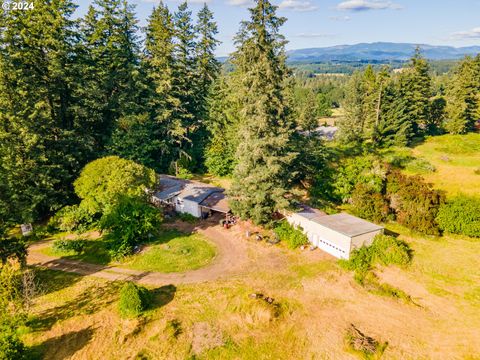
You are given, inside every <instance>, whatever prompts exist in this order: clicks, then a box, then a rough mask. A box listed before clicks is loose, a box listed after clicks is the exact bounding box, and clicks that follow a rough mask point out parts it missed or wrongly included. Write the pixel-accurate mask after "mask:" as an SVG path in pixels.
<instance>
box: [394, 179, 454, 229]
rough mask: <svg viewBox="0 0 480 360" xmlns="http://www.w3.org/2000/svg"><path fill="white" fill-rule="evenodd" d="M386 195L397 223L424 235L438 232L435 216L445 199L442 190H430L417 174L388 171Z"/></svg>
mask: <svg viewBox="0 0 480 360" xmlns="http://www.w3.org/2000/svg"><path fill="white" fill-rule="evenodd" d="M386 195H387V197H388V198H389V200H390V208H391V209H393V210H394V212H395V215H396V219H397V222H398V223H399V224H401V225H404V226H407V227H408V228H410V229H412V230H416V231H418V232H421V233H424V234H427V235H439V233H440V232H439V227H438V224H437V222H436V217H437V214H438V209H439V208H440V205H442V204H443V203H444V202H445V195H444V193H443V192H441V191H438V190H434V189H432V186H431V184H427V183H425V182H424V181H423V179H422V178H421V177H419V176H406V175H403V174H401V173H400V172H399V171H398V170H391V171H390V172H389V174H388V175H387V189H386Z"/></svg>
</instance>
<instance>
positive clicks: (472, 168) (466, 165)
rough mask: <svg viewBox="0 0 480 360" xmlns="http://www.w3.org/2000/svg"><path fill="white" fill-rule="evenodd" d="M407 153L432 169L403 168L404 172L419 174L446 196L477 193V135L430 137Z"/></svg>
mask: <svg viewBox="0 0 480 360" xmlns="http://www.w3.org/2000/svg"><path fill="white" fill-rule="evenodd" d="M411 153H412V155H413V156H415V157H416V158H423V159H425V160H426V161H428V162H429V163H430V164H432V165H433V166H434V167H435V168H436V171H434V172H427V173H425V172H421V171H415V170H414V169H408V168H407V173H410V174H415V173H418V174H421V175H422V176H423V177H424V178H425V179H426V180H427V181H428V182H431V183H433V184H434V186H435V188H438V189H441V190H445V191H446V192H447V195H448V196H455V195H457V194H459V193H465V194H469V195H480V186H479V184H480V134H474V133H471V134H467V135H443V136H435V137H431V138H429V139H427V140H426V141H425V142H424V143H423V144H421V145H419V146H417V147H415V148H414V149H413V150H411Z"/></svg>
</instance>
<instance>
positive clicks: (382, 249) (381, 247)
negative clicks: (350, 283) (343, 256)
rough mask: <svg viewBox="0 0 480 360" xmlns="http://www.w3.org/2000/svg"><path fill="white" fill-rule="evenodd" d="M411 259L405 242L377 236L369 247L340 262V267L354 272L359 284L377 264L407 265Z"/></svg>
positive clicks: (356, 251) (386, 236) (385, 236)
mask: <svg viewBox="0 0 480 360" xmlns="http://www.w3.org/2000/svg"><path fill="white" fill-rule="evenodd" d="M411 258H412V254H411V250H410V247H409V246H408V244H406V243H405V242H403V241H401V240H398V239H397V238H394V237H393V236H388V235H382V234H381V235H377V236H375V239H374V241H373V243H372V245H371V246H369V247H365V246H364V247H361V248H360V249H356V250H354V251H352V254H351V255H350V259H349V260H340V265H341V266H342V267H343V268H345V269H347V270H352V271H355V275H356V280H357V281H358V282H360V283H362V282H363V279H364V277H365V275H366V274H367V272H368V271H369V270H370V269H371V268H372V266H374V265H375V264H377V263H380V264H382V265H386V266H387V265H407V264H408V263H409V262H410V261H411Z"/></svg>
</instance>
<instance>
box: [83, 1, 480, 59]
mask: <svg viewBox="0 0 480 360" xmlns="http://www.w3.org/2000/svg"><path fill="white" fill-rule="evenodd" d="M271 1H272V2H273V3H274V4H275V5H277V6H278V7H279V9H278V14H279V15H280V16H284V17H286V18H287V19H288V20H287V22H286V24H285V25H284V26H283V28H282V33H283V34H284V35H285V36H286V38H287V40H288V41H289V43H288V45H287V49H288V50H291V49H303V48H311V47H325V46H333V45H343V44H356V43H362V42H377V41H385V42H408V43H415V44H431V45H452V46H457V47H459V46H470V45H480V16H479V14H480V0H392V1H390V0H343V1H342V0H271ZM90 2H91V1H90V0H77V3H80V7H79V9H78V14H77V15H82V13H84V12H85V11H86V8H87V6H88V4H89V3H90ZM129 2H130V3H131V4H134V5H135V6H136V13H137V17H138V20H139V21H140V25H141V26H144V25H145V24H146V19H147V18H148V16H149V14H150V12H151V11H152V8H153V7H154V6H155V4H158V2H159V0H129ZM164 2H165V3H166V4H167V5H168V7H169V8H170V9H171V10H172V11H174V10H175V9H176V8H177V7H178V5H179V4H180V0H164ZM204 2H205V0H190V1H189V6H190V8H191V10H192V11H193V13H194V14H195V13H196V12H197V11H198V9H199V8H200V7H201V6H202V5H203V3H204ZM206 2H207V4H208V6H209V7H210V9H211V10H212V11H213V12H214V16H215V20H216V21H217V23H218V28H219V34H218V39H219V40H220V41H221V42H222V43H221V45H220V46H219V47H218V49H217V56H225V55H228V54H229V53H231V52H232V51H233V50H234V48H235V47H234V44H233V40H232V39H233V36H234V35H235V33H236V32H237V30H238V27H239V23H240V21H242V20H245V19H248V16H249V14H248V7H249V6H251V5H252V4H253V0H207V1H206Z"/></svg>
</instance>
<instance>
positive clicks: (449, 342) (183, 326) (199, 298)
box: [24, 225, 480, 360]
mask: <svg viewBox="0 0 480 360" xmlns="http://www.w3.org/2000/svg"><path fill="white" fill-rule="evenodd" d="M389 228H390V230H392V231H395V232H397V233H399V234H400V237H401V238H402V239H404V240H405V241H407V242H408V243H409V244H410V246H411V247H412V248H413V250H414V260H413V263H412V264H411V265H410V266H409V267H407V268H405V269H402V268H397V267H389V268H382V269H377V271H376V272H377V275H378V276H379V277H380V279H381V280H382V281H384V282H387V283H389V284H391V285H393V286H395V287H398V288H400V289H401V290H403V291H405V292H406V293H407V294H408V295H410V296H411V297H412V299H413V301H414V303H415V304H416V305H412V304H405V303H404V302H401V301H399V300H397V299H395V298H389V297H380V296H377V295H373V294H371V293H369V292H368V291H366V290H365V289H364V288H362V287H360V286H359V285H358V284H356V283H355V282H354V281H353V278H352V274H351V273H350V272H347V271H344V270H342V269H341V268H340V267H339V266H338V265H337V263H336V261H335V260H334V259H333V258H331V257H329V256H327V255H325V254H323V253H321V252H319V251H315V252H308V251H307V252H301V251H288V250H286V249H283V248H277V247H268V246H266V245H265V244H263V243H256V242H253V243H251V242H248V245H249V251H248V254H249V258H250V259H251V260H252V261H254V264H255V266H251V265H246V268H245V269H244V270H243V273H242V276H241V277H239V276H234V277H232V278H231V279H230V280H216V281H210V282H207V283H197V284H183V285H182V284H167V283H166V284H164V286H160V287H158V288H156V289H154V293H155V303H154V305H153V307H152V308H151V309H150V310H148V311H147V313H146V314H145V316H144V317H142V318H140V319H138V320H121V319H120V317H119V315H118V314H117V311H116V304H117V300H118V292H119V288H120V286H121V283H120V282H108V281H106V280H103V279H98V278H95V277H94V276H87V277H80V276H76V275H69V274H66V273H59V272H55V271H51V270H45V271H43V272H42V273H41V279H42V283H43V284H44V285H45V289H46V291H45V294H44V295H43V296H41V297H39V298H38V299H37V300H36V303H35V306H34V311H33V312H34V316H33V317H32V319H31V321H30V325H29V326H30V328H29V331H25V332H26V333H25V335H24V339H25V340H26V341H27V343H28V344H29V345H30V346H32V349H33V350H32V351H33V353H34V355H35V354H37V357H38V356H40V355H43V356H44V358H48V359H65V358H72V359H92V358H102V359H134V358H137V359H193V358H195V359H252V360H253V359H350V358H352V359H354V358H356V355H354V354H351V353H349V352H347V351H346V348H345V344H344V337H345V334H346V329H347V328H348V327H349V326H350V324H351V323H353V324H354V325H355V326H357V327H358V328H359V329H360V330H361V331H363V332H364V333H366V334H368V335H369V336H372V337H374V338H375V339H377V340H378V341H381V342H388V345H387V347H386V349H385V353H384V358H386V359H418V358H423V359H427V358H428V359H446V358H448V359H475V358H478V356H480V352H479V349H478V347H477V340H478V337H479V336H480V312H479V311H478V309H479V307H480V289H479V286H478V284H479V283H480V274H479V273H478V263H477V256H478V253H479V252H480V242H479V241H473V240H472V239H468V238H458V237H450V236H447V237H444V238H433V237H432V238H425V237H421V236H418V235H416V234H412V233H410V232H409V231H408V230H406V229H404V228H401V227H399V226H396V225H391V226H389ZM226 231H227V230H226ZM227 233H228V234H232V235H233V236H236V237H238V239H237V240H238V241H246V240H245V239H242V238H241V235H240V231H239V230H238V229H237V230H235V231H234V232H227ZM252 292H258V293H262V294H264V295H267V296H271V297H272V298H274V299H275V302H274V304H273V305H269V304H267V303H266V302H265V301H263V300H259V299H251V298H249V296H248V294H250V293H252Z"/></svg>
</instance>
